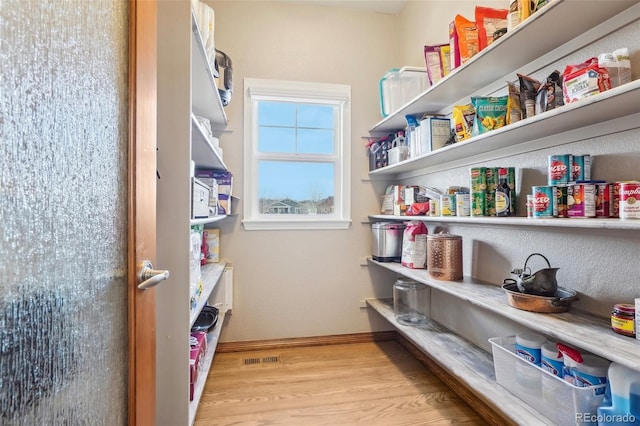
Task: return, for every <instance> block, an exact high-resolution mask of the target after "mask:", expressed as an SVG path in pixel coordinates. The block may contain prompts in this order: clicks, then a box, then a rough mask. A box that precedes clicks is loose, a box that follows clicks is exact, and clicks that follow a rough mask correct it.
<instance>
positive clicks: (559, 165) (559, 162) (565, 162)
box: [547, 154, 573, 186]
mask: <svg viewBox="0 0 640 426" xmlns="http://www.w3.org/2000/svg"><path fill="white" fill-rule="evenodd" d="M572 164H573V155H571V154H564V155H550V156H549V168H548V181H547V183H548V184H549V185H550V186H552V185H562V184H565V185H566V184H568V183H569V182H570V181H571V166H572Z"/></svg>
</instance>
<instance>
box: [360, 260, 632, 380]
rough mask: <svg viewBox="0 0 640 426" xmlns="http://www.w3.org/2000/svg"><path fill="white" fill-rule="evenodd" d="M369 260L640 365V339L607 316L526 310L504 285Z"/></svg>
mask: <svg viewBox="0 0 640 426" xmlns="http://www.w3.org/2000/svg"><path fill="white" fill-rule="evenodd" d="M368 260H369V262H370V263H372V264H374V265H376V266H378V267H382V268H385V269H388V270H390V271H393V272H396V273H397V274H398V275H402V276H404V277H407V278H411V279H413V280H415V281H418V282H421V283H423V284H426V285H428V286H429V287H431V288H433V289H436V290H439V291H442V292H444V293H447V294H450V295H452V296H455V297H457V298H459V299H461V300H463V301H465V302H467V303H470V304H472V305H474V306H477V307H480V308H482V309H486V310H488V311H490V312H494V313H496V314H498V315H501V316H502V317H504V318H508V319H510V320H512V321H514V322H516V323H518V324H521V325H523V326H525V327H528V328H530V329H532V330H535V331H538V332H540V333H543V334H546V335H547V336H549V337H551V338H554V339H557V340H559V341H563V342H565V343H567V344H569V345H573V346H576V347H579V348H582V349H584V350H586V351H589V352H592V353H593V354H595V355H598V356H601V357H603V358H606V359H609V360H611V361H613V362H617V363H619V364H622V365H624V366H627V367H629V368H632V369H637V368H638V365H640V340H636V339H633V338H630V337H626V336H622V335H620V334H617V333H615V332H614V331H613V330H612V329H611V325H610V322H609V321H607V320H606V319H604V318H597V317H594V316H593V315H588V314H583V313H581V312H579V311H577V310H575V309H570V310H569V311H568V312H562V313H555V314H551V313H537V312H528V311H523V310H520V309H516V308H513V307H511V306H509V304H508V303H507V297H506V293H505V292H504V290H503V289H502V287H501V285H495V284H491V283H486V282H482V281H479V280H476V279H474V278H471V277H464V280H463V281H440V280H436V279H433V278H431V276H430V275H429V273H428V272H427V270H426V269H411V268H407V267H404V266H402V265H401V264H399V263H388V262H378V261H375V260H373V259H371V258H369V259H368ZM611 348H615V350H611Z"/></svg>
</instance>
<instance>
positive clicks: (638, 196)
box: [620, 182, 640, 219]
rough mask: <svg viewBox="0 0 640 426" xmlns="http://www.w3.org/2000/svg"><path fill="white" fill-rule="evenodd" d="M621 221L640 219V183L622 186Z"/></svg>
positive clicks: (629, 183)
mask: <svg viewBox="0 0 640 426" xmlns="http://www.w3.org/2000/svg"><path fill="white" fill-rule="evenodd" d="M620 219H640V182H624V183H621V184H620Z"/></svg>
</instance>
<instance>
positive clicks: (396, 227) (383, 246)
mask: <svg viewBox="0 0 640 426" xmlns="http://www.w3.org/2000/svg"><path fill="white" fill-rule="evenodd" d="M405 228H406V225H405V224H403V223H395V222H376V223H372V224H371V234H372V235H371V237H372V238H371V255H372V257H373V259H374V260H377V261H378V262H400V260H401V259H402V237H403V235H404V229H405Z"/></svg>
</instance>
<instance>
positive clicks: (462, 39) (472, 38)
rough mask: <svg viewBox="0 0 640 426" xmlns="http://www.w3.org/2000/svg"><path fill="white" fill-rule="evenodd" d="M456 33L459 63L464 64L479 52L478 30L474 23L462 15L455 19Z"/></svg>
mask: <svg viewBox="0 0 640 426" xmlns="http://www.w3.org/2000/svg"><path fill="white" fill-rule="evenodd" d="M454 22H455V25H456V32H457V33H458V47H459V50H460V62H461V63H462V64H464V63H465V62H467V61H468V60H469V59H471V58H472V57H473V55H475V54H476V53H478V52H479V51H480V49H479V46H478V28H477V27H476V24H475V22H473V21H470V20H468V19H467V18H465V17H464V16H462V15H456V17H455V20H454Z"/></svg>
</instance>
